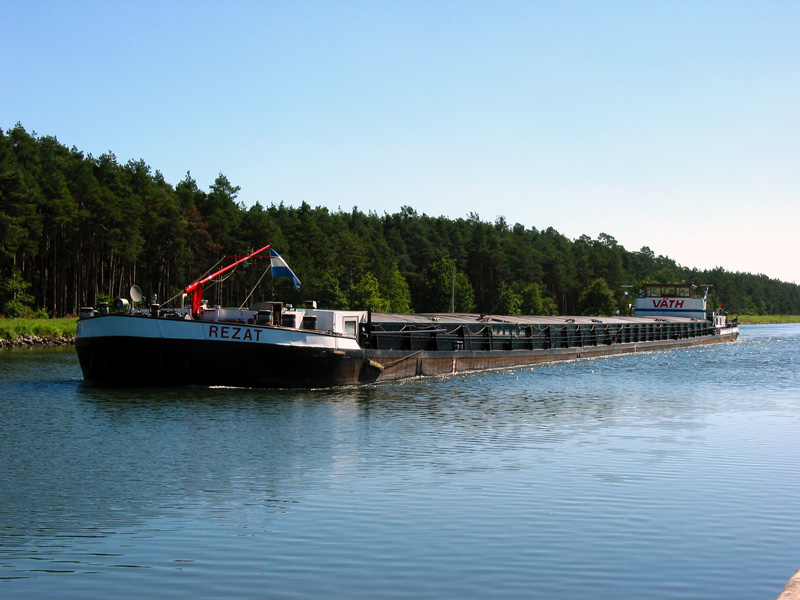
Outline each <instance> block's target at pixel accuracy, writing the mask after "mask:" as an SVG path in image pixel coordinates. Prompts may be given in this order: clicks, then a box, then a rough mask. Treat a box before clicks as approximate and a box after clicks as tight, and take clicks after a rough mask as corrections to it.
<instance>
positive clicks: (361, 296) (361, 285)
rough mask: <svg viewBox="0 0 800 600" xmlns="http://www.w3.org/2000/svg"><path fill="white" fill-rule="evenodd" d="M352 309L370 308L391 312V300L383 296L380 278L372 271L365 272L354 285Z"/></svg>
mask: <svg viewBox="0 0 800 600" xmlns="http://www.w3.org/2000/svg"><path fill="white" fill-rule="evenodd" d="M350 309H351V310H364V309H370V310H374V311H376V312H389V311H390V304H389V301H388V300H386V299H385V298H383V297H382V296H381V293H380V288H379V285H378V280H377V279H375V276H374V275H373V274H372V273H365V274H364V276H363V277H362V278H361V279H360V280H359V282H358V283H357V284H356V285H355V286H354V287H353V303H352V304H351V305H350Z"/></svg>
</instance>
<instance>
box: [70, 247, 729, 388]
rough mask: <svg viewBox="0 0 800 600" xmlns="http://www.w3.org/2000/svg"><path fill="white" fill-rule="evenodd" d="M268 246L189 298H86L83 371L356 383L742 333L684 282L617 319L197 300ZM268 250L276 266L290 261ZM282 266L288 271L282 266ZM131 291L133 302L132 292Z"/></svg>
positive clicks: (133, 382)
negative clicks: (139, 303)
mask: <svg viewBox="0 0 800 600" xmlns="http://www.w3.org/2000/svg"><path fill="white" fill-rule="evenodd" d="M267 248H269V246H266V247H264V248H262V249H261V250H258V251H256V252H254V253H251V254H250V255H248V256H247V257H245V258H243V259H240V260H239V261H237V262H235V263H233V264H231V265H229V266H228V267H226V268H225V269H222V270H221V271H218V272H217V273H215V274H213V275H211V276H209V277H207V278H204V279H202V280H200V281H198V282H195V283H193V284H191V285H190V286H187V288H186V290H185V296H186V297H187V298H188V297H189V296H191V305H190V306H184V304H185V303H184V302H181V306H179V307H177V308H172V307H162V306H159V305H158V304H157V303H155V302H152V303H151V304H150V306H149V307H147V308H135V304H136V302H134V307H130V305H129V303H128V302H127V301H126V300H121V299H118V300H117V301H115V302H114V306H112V307H109V306H108V305H100V306H98V307H97V308H94V307H85V308H83V309H82V310H81V318H80V319H79V321H78V327H77V335H76V340H75V346H76V349H77V353H78V358H79V361H80V365H81V369H82V371H83V376H84V379H85V381H87V382H89V383H99V384H106V385H125V386H139V385H203V386H212V385H219V386H237V387H263V388H318V387H332V386H346V385H360V384H371V383H377V382H381V381H390V380H397V379H402V378H407V377H422V376H432V375H444V374H452V373H461V372H467V371H480V370H487V369H497V368H506V367H520V366H526V365H533V364H537V363H544V362H553V361H563V360H577V359H584V358H594V357H600V356H608V355H615V354H629V353H634V352H646V351H654V350H662V349H668V348H680V347H686V346H695V345H701V344H715V343H720V342H732V341H734V340H736V338H737V336H738V333H739V329H738V325H737V323H736V322H735V321H734V322H728V320H727V315H725V314H724V312H722V311H719V312H714V313H712V314H710V315H708V316H707V315H706V308H707V306H706V305H707V298H706V297H705V296H704V297H702V298H693V297H691V296H692V291H693V286H690V285H658V286H656V285H653V286H647V288H646V290H643V292H642V294H640V297H637V298H636V300H635V307H634V314H633V316H614V317H580V316H575V317H549V316H502V315H482V314H481V315H479V314H455V313H426V314H385V313H374V312H371V311H346V310H324V309H318V308H317V307H316V304H315V303H313V302H309V303H307V304H306V305H305V306H303V307H292V306H289V305H285V304H283V303H280V302H261V303H257V304H254V305H252V306H249V307H248V308H223V307H220V306H215V307H208V306H207V305H206V304H205V302H204V301H203V298H202V291H203V285H204V284H205V283H207V282H208V281H210V280H211V279H213V277H215V276H218V275H220V274H221V273H222V272H224V271H227V270H228V269H231V268H233V267H235V265H236V264H239V263H240V262H242V261H244V260H246V259H247V258H250V257H252V256H255V255H256V254H258V253H261V252H263V251H265V250H266V249H267ZM271 252H272V254H274V257H273V258H272V261H273V272H274V271H275V269H286V270H288V266H286V265H285V263H284V262H283V261H282V259H281V258H280V257H279V256H278V255H277V254H276V253H274V251H271ZM276 257H277V258H276ZM273 274H274V273H273ZM288 274H290V275H291V276H292V277H294V274H293V273H291V271H290V270H288ZM295 281H296V278H295ZM296 283H297V284H298V285H299V282H297V281H296ZM132 295H133V296H134V298H133V299H134V300H136V297H135V296H137V293H135V292H134V293H133V294H132ZM139 300H141V298H139ZM642 314H644V315H645V316H641V315H642ZM701 315H702V316H701Z"/></svg>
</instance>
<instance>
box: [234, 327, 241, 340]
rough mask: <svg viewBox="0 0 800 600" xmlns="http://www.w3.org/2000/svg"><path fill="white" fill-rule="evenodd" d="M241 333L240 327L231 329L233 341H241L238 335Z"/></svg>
mask: <svg viewBox="0 0 800 600" xmlns="http://www.w3.org/2000/svg"><path fill="white" fill-rule="evenodd" d="M241 332H242V328H241V327H234V328H233V339H234V340H238V339H241V338H240V337H239V334H240V333H241Z"/></svg>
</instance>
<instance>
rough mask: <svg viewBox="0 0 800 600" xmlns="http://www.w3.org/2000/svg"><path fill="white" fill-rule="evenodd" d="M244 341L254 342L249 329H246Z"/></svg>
mask: <svg viewBox="0 0 800 600" xmlns="http://www.w3.org/2000/svg"><path fill="white" fill-rule="evenodd" d="M244 339H246V340H250V341H252V340H253V332H252V331H250V330H249V329H245V330H244Z"/></svg>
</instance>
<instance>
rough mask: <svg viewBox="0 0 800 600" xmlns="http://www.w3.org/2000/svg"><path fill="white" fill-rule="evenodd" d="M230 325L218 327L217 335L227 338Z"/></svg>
mask: <svg viewBox="0 0 800 600" xmlns="http://www.w3.org/2000/svg"><path fill="white" fill-rule="evenodd" d="M230 329H231V328H230V327H220V328H219V337H221V338H226V339H227V338H229V337H230V333H229V332H230Z"/></svg>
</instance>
